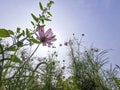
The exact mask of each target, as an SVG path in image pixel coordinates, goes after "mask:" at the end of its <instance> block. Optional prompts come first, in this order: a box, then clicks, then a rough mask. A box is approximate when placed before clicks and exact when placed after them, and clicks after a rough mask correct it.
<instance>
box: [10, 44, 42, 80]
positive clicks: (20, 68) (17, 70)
mask: <svg viewBox="0 0 120 90" xmlns="http://www.w3.org/2000/svg"><path fill="white" fill-rule="evenodd" d="M39 46H40V44H38V46H37V47H36V49H35V50H34V52H33V53H32V54H31V55H30V56H29V57H28V59H27V60H26V62H24V63H23V64H22V65H21V66H20V68H18V70H17V72H16V73H15V74H14V75H13V76H12V78H14V77H15V75H16V74H17V73H18V72H19V71H20V69H21V68H22V67H23V66H24V65H25V64H26V63H27V62H28V61H29V60H30V58H31V57H32V56H33V55H34V54H35V52H36V51H37V49H38V47H39Z"/></svg>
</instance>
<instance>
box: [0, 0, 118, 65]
mask: <svg viewBox="0 0 120 90" xmlns="http://www.w3.org/2000/svg"><path fill="white" fill-rule="evenodd" d="M41 1H43V2H45V0H41ZM38 2H39V0H1V1H0V28H7V29H13V30H15V29H16V27H18V26H19V27H21V28H23V29H25V28H26V27H28V28H32V26H31V24H30V20H32V18H31V16H30V14H31V13H35V14H36V15H38V13H39V6H38ZM54 2H55V4H54V5H53V7H52V10H51V12H52V14H53V17H52V20H53V21H52V22H51V23H48V24H47V26H48V27H51V28H52V29H53V31H54V32H55V34H56V35H57V38H58V41H57V43H61V42H64V41H66V40H68V39H69V38H70V37H72V33H75V34H76V36H77V37H78V38H79V37H80V36H81V34H82V33H84V34H85V38H84V39H83V41H84V42H83V43H84V44H85V46H87V47H90V46H91V44H93V45H94V46H95V47H98V48H100V49H103V50H104V49H113V50H111V51H109V54H108V57H110V59H109V60H110V62H112V63H113V64H119V63H120V60H119V58H120V53H119V52H120V42H119V39H120V25H119V24H120V0H54ZM119 65H120V64H119Z"/></svg>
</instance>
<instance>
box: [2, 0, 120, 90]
mask: <svg viewBox="0 0 120 90" xmlns="http://www.w3.org/2000/svg"><path fill="white" fill-rule="evenodd" d="M53 3H54V2H53V1H52V0H49V2H48V3H47V4H46V6H43V4H42V3H41V2H40V3H39V8H40V14H39V15H38V16H36V15H34V14H33V13H31V16H32V18H33V21H31V24H32V25H33V29H28V28H26V29H25V30H22V29H21V28H19V27H17V29H16V31H15V32H13V30H9V29H4V28H1V29H0V90H120V78H119V77H118V76H117V73H118V72H119V70H120V67H119V65H116V67H115V68H113V67H112V65H110V69H108V70H107V69H104V66H105V65H106V64H107V63H108V62H107V59H108V58H107V57H106V54H107V53H108V51H107V50H103V51H100V50H99V49H97V48H93V47H91V48H90V49H87V48H86V47H83V45H82V38H83V36H84V34H82V37H81V38H80V40H79V39H77V38H76V37H73V39H71V40H69V42H65V43H64V45H65V46H68V48H69V52H68V53H69V59H68V60H69V62H70V64H69V66H68V68H66V66H67V65H64V66H62V67H61V63H60V62H61V61H62V60H60V62H59V60H58V53H57V52H56V51H54V52H53V53H49V55H48V56H47V57H44V58H43V57H34V54H35V52H36V51H37V49H38V48H39V45H40V44H42V43H44V41H45V40H43V41H41V40H39V39H36V37H35V35H36V32H38V33H42V34H41V35H42V36H43V37H42V38H44V39H46V38H47V40H48V41H49V42H47V43H49V44H50V41H51V38H53V36H52V34H53V33H52V32H51V30H48V31H46V33H47V34H46V33H43V32H44V31H42V29H40V30H41V31H39V28H41V27H45V26H46V25H45V22H46V21H51V17H52V14H51V12H50V9H51V5H52V4H53ZM48 32H50V33H48ZM49 34H50V35H49ZM45 36H46V37H45ZM50 36H52V37H50ZM39 37H40V38H41V36H39ZM54 37H55V36H54ZM34 44H37V45H38V46H37V47H36V48H35V50H32V52H29V49H31V47H32V46H33V45H34ZM50 45H51V44H50ZM60 46H62V44H60ZM52 47H53V48H55V47H54V46H52ZM64 56H65V55H64ZM63 62H65V61H64V60H63ZM66 70H67V71H70V73H68V76H67V77H66V76H65V75H64V73H65V72H66Z"/></svg>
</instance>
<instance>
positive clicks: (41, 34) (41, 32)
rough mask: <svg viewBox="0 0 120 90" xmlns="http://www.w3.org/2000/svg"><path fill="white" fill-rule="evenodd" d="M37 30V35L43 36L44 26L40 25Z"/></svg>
mask: <svg viewBox="0 0 120 90" xmlns="http://www.w3.org/2000/svg"><path fill="white" fill-rule="evenodd" d="M38 32H39V36H40V37H45V33H44V27H40V28H39V30H38Z"/></svg>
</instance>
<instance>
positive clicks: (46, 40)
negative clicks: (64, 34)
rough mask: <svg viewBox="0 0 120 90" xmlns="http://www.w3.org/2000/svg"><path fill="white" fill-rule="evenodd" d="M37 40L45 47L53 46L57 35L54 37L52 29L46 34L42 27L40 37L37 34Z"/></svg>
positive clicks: (39, 31)
mask: <svg viewBox="0 0 120 90" xmlns="http://www.w3.org/2000/svg"><path fill="white" fill-rule="evenodd" d="M36 36H37V39H38V40H40V41H41V42H42V43H43V46H46V45H48V46H50V45H52V44H53V43H52V42H53V41H56V40H57V39H56V38H55V37H56V35H53V32H52V29H51V28H49V29H48V30H47V31H46V32H44V27H40V28H39V29H38V35H37V34H36Z"/></svg>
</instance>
